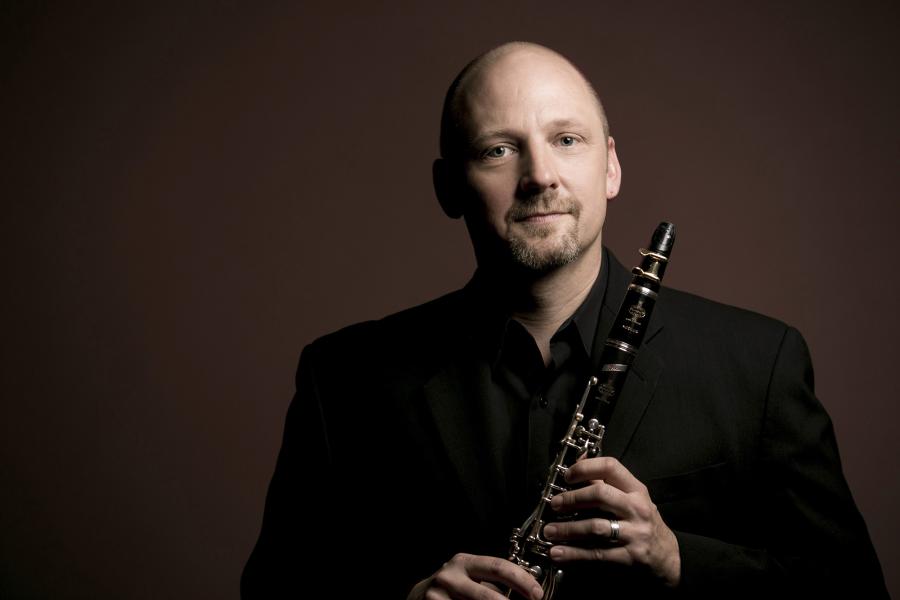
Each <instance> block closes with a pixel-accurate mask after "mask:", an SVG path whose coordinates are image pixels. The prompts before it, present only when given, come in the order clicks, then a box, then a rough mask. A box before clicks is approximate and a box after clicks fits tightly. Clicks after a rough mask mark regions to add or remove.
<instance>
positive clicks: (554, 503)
mask: <svg viewBox="0 0 900 600" xmlns="http://www.w3.org/2000/svg"><path fill="white" fill-rule="evenodd" d="M561 507H562V498H560V497H559V496H553V498H551V499H550V508H552V509H553V510H559V509H560V508H561Z"/></svg>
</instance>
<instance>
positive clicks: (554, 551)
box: [550, 546, 563, 558]
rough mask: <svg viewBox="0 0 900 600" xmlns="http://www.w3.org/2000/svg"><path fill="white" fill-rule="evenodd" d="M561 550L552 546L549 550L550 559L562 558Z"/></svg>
mask: <svg viewBox="0 0 900 600" xmlns="http://www.w3.org/2000/svg"><path fill="white" fill-rule="evenodd" d="M562 555H563V549H562V548H560V547H559V546H553V547H552V548H550V558H562Z"/></svg>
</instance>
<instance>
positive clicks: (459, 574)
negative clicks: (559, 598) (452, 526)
mask: <svg viewBox="0 0 900 600" xmlns="http://www.w3.org/2000/svg"><path fill="white" fill-rule="evenodd" d="M498 586H503V587H506V588H512V589H513V590H515V591H516V593H518V594H519V595H521V596H522V597H523V598H530V599H531V600H540V598H541V597H542V596H543V595H544V592H543V590H542V589H541V586H540V585H539V584H538V582H537V580H536V579H535V578H534V577H532V576H531V575H530V574H529V573H528V572H527V571H525V569H523V568H522V567H520V566H518V565H516V564H514V563H512V562H510V561H508V560H505V559H502V558H497V557H495V556H476V555H473V554H457V555H456V556H454V557H453V558H451V559H450V560H449V561H448V562H446V563H444V566H442V567H441V568H440V569H438V571H437V572H436V573H435V574H434V575H432V576H431V577H429V578H428V579H425V580H423V581H420V582H419V583H418V584H416V587H414V588H413V589H412V591H411V592H410V593H409V596H407V598H406V600H421V599H426V600H445V599H447V598H471V599H472V600H505V598H506V596H504V595H503V594H501V593H500V588H499V587H498Z"/></svg>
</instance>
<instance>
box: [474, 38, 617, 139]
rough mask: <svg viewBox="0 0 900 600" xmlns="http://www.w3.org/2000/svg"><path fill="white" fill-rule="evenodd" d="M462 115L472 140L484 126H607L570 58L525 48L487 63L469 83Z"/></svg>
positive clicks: (493, 127) (486, 128)
mask: <svg viewBox="0 0 900 600" xmlns="http://www.w3.org/2000/svg"><path fill="white" fill-rule="evenodd" d="M463 87H464V89H463V93H462V94H461V95H460V104H459V116H460V120H461V123H460V124H461V125H462V126H463V127H462V128H463V130H464V131H465V133H466V134H467V135H466V137H468V138H469V139H470V140H471V139H472V138H473V137H474V136H477V135H479V134H481V133H483V132H484V131H485V130H494V129H510V130H518V129H519V128H522V129H530V128H533V127H541V126H543V125H546V124H549V123H552V122H555V121H561V120H567V121H576V122H580V123H583V124H584V125H585V126H587V127H594V126H596V127H602V121H601V119H600V114H599V108H598V105H597V101H596V98H595V97H594V95H593V92H591V90H590V88H589V87H588V84H587V83H586V82H585V80H584V78H583V77H582V76H581V74H580V73H579V72H578V71H577V70H576V69H575V68H574V67H573V66H572V65H571V64H570V63H569V62H568V61H566V60H565V59H563V58H561V57H559V56H556V55H553V54H550V53H543V52H534V51H520V52H516V53H511V54H508V55H505V56H502V57H500V58H498V59H496V60H494V61H492V62H491V63H490V64H487V65H485V66H484V67H482V68H481V69H479V70H478V71H477V72H476V73H473V75H472V77H471V79H470V80H469V81H468V82H465V84H464V86H463Z"/></svg>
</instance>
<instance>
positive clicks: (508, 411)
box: [471, 252, 608, 524]
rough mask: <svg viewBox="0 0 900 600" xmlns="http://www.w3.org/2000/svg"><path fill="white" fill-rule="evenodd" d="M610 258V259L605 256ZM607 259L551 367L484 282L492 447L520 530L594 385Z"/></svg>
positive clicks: (481, 295)
mask: <svg viewBox="0 0 900 600" xmlns="http://www.w3.org/2000/svg"><path fill="white" fill-rule="evenodd" d="M604 254H605V252H604ZM605 259H606V257H605V256H604V261H603V265H601V268H600V273H599V274H598V276H597V277H596V278H595V280H594V283H593V285H592V286H591V290H590V291H589V292H588V295H587V297H586V298H585V300H584V301H583V302H582V303H581V305H580V306H579V307H578V309H577V310H576V311H575V312H574V313H573V315H572V316H571V317H570V318H569V319H567V320H566V321H565V322H564V323H563V324H562V325H561V326H560V327H559V329H558V330H557V331H556V333H555V334H554V335H553V336H552V337H551V338H550V362H549V364H548V365H546V366H545V365H544V360H543V357H542V356H541V352H540V350H539V349H538V346H537V342H535V340H534V338H533V337H532V336H531V334H530V333H529V332H528V330H527V329H525V327H524V326H523V325H522V324H521V323H520V322H518V321H517V320H515V319H514V318H512V317H511V316H510V315H509V313H508V311H505V310H504V309H503V308H501V307H500V306H498V305H497V304H496V302H494V301H493V300H492V298H491V297H490V294H491V292H490V290H491V282H489V281H485V276H484V275H483V274H476V277H475V278H474V279H473V284H472V288H473V289H472V290H471V292H472V293H473V295H474V297H475V299H477V300H476V301H477V302H479V304H481V305H482V306H483V307H488V310H486V311H485V313H484V314H485V317H484V319H483V320H481V321H480V323H479V324H478V326H479V327H480V328H481V330H480V335H479V336H478V338H479V339H478V343H479V345H480V347H481V350H482V356H483V357H484V359H485V360H486V361H488V362H489V365H490V368H487V369H482V370H481V372H482V373H483V374H484V377H486V378H488V379H489V381H484V382H482V386H481V389H484V390H487V397H486V398H485V403H486V405H487V410H488V414H489V415H490V418H489V422H490V423H492V424H493V431H492V432H491V437H492V442H493V443H492V447H493V449H494V451H496V452H498V453H500V454H501V455H502V463H503V464H504V466H505V469H504V471H505V473H506V477H507V484H508V486H509V488H508V489H509V492H510V495H509V498H510V506H509V507H508V508H509V511H508V514H511V515H515V516H514V519H515V523H516V524H519V521H523V520H524V519H525V517H527V515H528V514H529V513H530V512H531V510H533V509H534V505H535V502H536V500H537V498H538V496H539V493H540V491H541V489H542V488H543V486H544V484H545V482H546V480H547V469H548V468H549V467H550V463H551V461H552V460H553V458H554V456H555V455H556V452H557V450H558V449H559V440H560V439H562V436H563V435H564V433H565V430H566V427H568V425H569V422H570V421H571V419H572V414H573V412H574V410H575V407H576V406H577V404H578V401H579V400H580V399H581V395H582V394H583V392H584V389H585V386H586V384H587V380H588V378H589V377H590V375H591V374H590V372H589V371H590V362H591V361H590V353H591V348H592V347H593V342H594V335H595V332H596V330H597V324H598V321H599V318H600V311H601V308H602V306H603V300H604V296H605V294H606V286H607V280H608V277H607V269H606V268H605V264H606V260H605Z"/></svg>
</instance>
